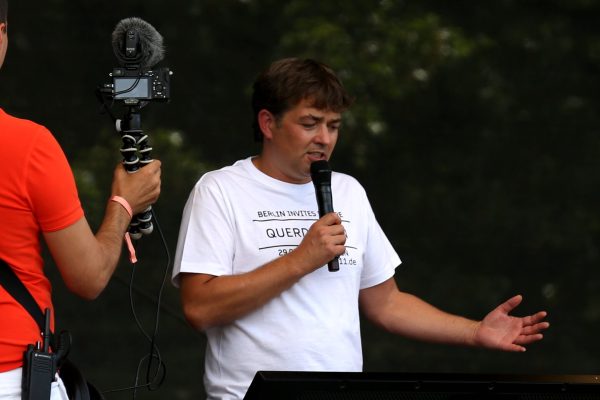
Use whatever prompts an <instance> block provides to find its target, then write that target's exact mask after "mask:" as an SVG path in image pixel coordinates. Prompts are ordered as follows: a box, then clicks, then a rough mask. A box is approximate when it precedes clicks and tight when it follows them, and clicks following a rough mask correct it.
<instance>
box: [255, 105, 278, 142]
mask: <svg viewBox="0 0 600 400" xmlns="http://www.w3.org/2000/svg"><path fill="white" fill-rule="evenodd" d="M276 123H277V121H275V116H274V115H273V114H271V112H270V111H268V110H265V109H262V110H260V111H259V112H258V127H259V128H260V130H261V131H262V133H263V136H264V138H265V139H269V140H270V139H272V138H273V126H274V125H275V124H276Z"/></svg>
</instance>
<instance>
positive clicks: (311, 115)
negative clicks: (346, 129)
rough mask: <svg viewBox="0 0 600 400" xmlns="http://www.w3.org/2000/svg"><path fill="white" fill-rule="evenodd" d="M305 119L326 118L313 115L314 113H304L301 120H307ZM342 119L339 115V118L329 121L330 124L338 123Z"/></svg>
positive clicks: (317, 120) (322, 119)
mask: <svg viewBox="0 0 600 400" xmlns="http://www.w3.org/2000/svg"><path fill="white" fill-rule="evenodd" d="M305 119H311V120H312V121H315V122H322V121H324V120H325V117H324V116H317V115H313V114H307V115H302V116H301V117H300V120H305ZM341 121H342V117H339V118H334V119H331V120H328V121H327V123H328V124H336V123H339V122H341Z"/></svg>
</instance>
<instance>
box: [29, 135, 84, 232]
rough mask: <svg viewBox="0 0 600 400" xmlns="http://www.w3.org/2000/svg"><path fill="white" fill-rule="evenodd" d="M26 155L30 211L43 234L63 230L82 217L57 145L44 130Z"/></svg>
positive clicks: (71, 177) (72, 179)
mask: <svg viewBox="0 0 600 400" xmlns="http://www.w3.org/2000/svg"><path fill="white" fill-rule="evenodd" d="M41 129H42V131H41V132H40V134H39V135H38V138H37V141H36V143H35V146H34V148H33V149H32V151H31V153H30V155H29V156H30V160H29V163H28V171H27V175H26V177H25V182H26V185H27V193H28V195H29V201H30V202H31V208H32V210H33V213H34V214H35V216H36V219H37V221H38V222H39V224H40V228H41V230H42V231H44V232H51V231H57V230H60V229H64V228H66V227H68V226H70V225H72V224H73V223H75V222H77V221H78V220H79V219H80V218H81V217H82V216H83V209H82V208H81V203H80V201H79V196H78V194H77V187H76V185H75V178H74V176H73V172H72V171H71V167H70V166H69V163H68V161H67V158H66V157H65V154H64V152H63V151H62V149H61V147H60V145H59V144H58V142H57V141H56V139H55V138H54V136H52V134H51V133H50V132H49V131H48V130H47V129H46V128H41Z"/></svg>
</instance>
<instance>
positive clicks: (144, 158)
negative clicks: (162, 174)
mask: <svg viewBox="0 0 600 400" xmlns="http://www.w3.org/2000/svg"><path fill="white" fill-rule="evenodd" d="M138 117H139V114H138ZM135 120H136V119H134V121H135ZM137 122H138V123H139V118H137ZM122 128H123V127H122V126H121V121H119V120H118V121H117V131H120V132H121V140H122V141H123V147H122V148H121V149H120V151H121V155H122V156H123V165H124V167H125V170H126V171H127V172H128V173H130V174H134V173H136V172H137V171H138V170H139V169H140V168H142V167H144V166H145V165H147V164H149V163H151V162H152V161H153V160H152V157H151V152H152V147H150V145H149V144H148V135H145V134H144V132H143V131H142V129H139V128H131V127H128V128H126V129H122ZM138 154H139V156H138ZM153 230H154V225H153V224H152V207H151V206H149V207H148V208H147V209H145V210H144V211H142V212H141V213H139V214H136V215H134V216H133V218H132V219H131V223H130V224H129V229H128V232H129V236H130V237H131V238H132V239H134V240H138V239H140V238H141V237H142V235H149V234H151V233H152V231H153Z"/></svg>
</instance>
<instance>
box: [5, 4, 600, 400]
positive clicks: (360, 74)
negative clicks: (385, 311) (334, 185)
mask: <svg viewBox="0 0 600 400" xmlns="http://www.w3.org/2000/svg"><path fill="white" fill-rule="evenodd" d="M131 16H138V17H141V18H143V19H145V20H146V21H148V22H150V23H151V24H152V25H154V26H155V27H156V28H157V30H158V31H159V32H161V33H162V35H163V36H164V39H165V44H166V46H167V55H166V58H165V61H164V62H163V63H162V65H165V66H169V67H170V68H171V69H172V70H173V71H174V76H173V81H172V101H171V102H170V103H169V104H159V103H154V104H151V105H150V106H148V107H147V108H145V109H144V111H143V114H142V116H143V127H144V129H145V130H146V132H147V133H149V134H150V137H151V141H152V144H153V147H154V152H153V154H154V155H155V156H156V157H157V158H159V159H161V160H162V161H163V194H162V196H161V199H160V200H159V203H158V204H157V205H156V206H155V210H156V212H157V213H158V219H159V223H160V226H161V227H162V230H163V232H164V237H165V241H166V244H167V248H168V250H169V252H170V253H171V254H173V253H174V249H175V245H176V240H177V232H178V227H179V219H180V215H181V211H182V208H183V205H184V203H185V200H186V198H187V195H188V193H189V191H190V189H191V188H192V186H193V184H194V183H195V181H196V180H197V179H198V178H199V177H200V176H201V175H202V174H203V173H204V172H206V171H207V170H211V169H214V168H218V167H221V166H224V165H228V164H231V163H232V162H233V161H235V160H237V159H239V158H242V157H246V156H248V155H251V154H255V153H256V152H257V151H258V147H257V146H256V145H255V144H254V143H253V141H252V132H251V128H250V126H251V118H252V115H251V110H250V106H249V97H250V88H251V84H252V82H253V80H254V77H255V76H256V75H257V74H258V73H259V72H260V71H261V70H262V69H263V68H264V67H265V66H266V65H267V64H268V63H270V62H271V61H272V60H274V59H277V58H280V57H284V56H301V57H313V58H316V59H320V60H322V61H324V62H326V63H328V64H330V65H331V66H332V67H333V68H334V69H336V70H337V71H338V72H339V74H340V76H341V77H342V79H343V81H344V82H345V84H346V86H347V88H348V89H349V91H350V92H351V93H353V94H354V95H355V96H356V104H355V106H354V107H353V108H352V110H351V111H349V112H348V113H347V114H346V115H345V116H344V118H345V120H344V126H343V132H342V135H341V138H340V142H339V144H338V148H337V149H336V152H335V154H334V157H333V159H332V164H333V166H334V168H335V169H337V170H339V171H343V172H347V173H350V174H352V175H354V176H356V177H357V178H358V179H359V180H360V181H361V182H362V183H363V184H364V186H365V187H366V189H367V192H368V193H369V196H370V199H371V201H372V204H373V207H374V209H375V213H376V215H377V216H378V219H379V221H380V223H381V225H382V226H383V228H384V230H385V231H386V232H387V233H388V235H389V237H390V239H391V241H392V243H393V244H394V246H395V248H396V249H397V251H398V252H399V254H400V255H401V258H402V260H403V265H402V266H401V267H400V268H399V269H398V271H397V281H398V284H399V286H400V288H401V289H403V290H407V291H410V292H413V293H415V294H417V295H419V296H421V297H423V298H424V299H426V300H428V301H429V302H431V303H433V304H434V305H437V306H439V307H441V308H443V309H445V310H448V311H451V312H455V313H459V314H462V315H465V316H469V317H472V318H481V317H482V316H483V315H485V313H487V312H488V311H489V310H490V309H492V308H493V307H495V306H496V305H497V304H499V303H500V302H502V301H503V300H504V299H506V298H508V297H510V296H512V295H513V294H515V293H522V294H523V295H524V296H525V302H524V304H523V305H522V306H520V307H519V309H518V310H517V313H518V314H524V313H531V312H534V311H537V310H539V309H546V310H548V311H549V313H550V318H549V319H550V321H551V324H552V328H551V330H550V331H549V332H548V333H547V335H546V338H545V340H544V342H543V343H541V344H536V345H533V346H530V348H529V349H528V352H527V353H525V354H506V353H499V352H490V351H484V350H478V349H464V348H451V347H446V346H441V345H432V344H423V343H417V342H413V341H408V340H406V339H403V338H398V337H394V336H391V335H389V334H386V333H383V332H380V331H378V330H376V329H375V328H373V327H371V326H370V325H369V324H368V323H367V322H365V324H364V326H363V342H364V353H365V370H367V371H398V372H402V371H409V372H475V373H539V374H571V373H582V374H592V373H598V371H599V368H600V367H599V365H600V364H599V359H600V347H599V345H598V341H597V338H598V335H599V333H600V329H599V327H600V276H599V274H600V273H599V268H598V266H599V261H600V260H599V257H600V255H599V247H598V243H599V239H600V238H599V234H600V213H599V212H598V204H597V203H598V198H599V195H600V192H599V188H600V174H599V173H598V170H597V169H598V162H597V155H598V154H599V152H600V132H599V130H600V128H599V126H600V117H599V116H598V112H597V110H598V109H599V106H600V104H599V102H600V96H599V95H598V87H600V82H599V76H600V75H599V72H600V69H599V65H600V24H598V18H599V17H600V3H599V2H598V1H594V0H570V1H566V0H548V1H534V0H525V1H516V0H497V1H493V2H484V3H481V2H470V1H464V0H457V1H452V2H447V1H439V0H438V1H435V0H422V1H400V0H397V1H393V0H380V1H366V0H353V1H350V2H345V1H335V0H331V1H320V2H315V1H307V0H289V1H286V2H280V1H275V0H219V1H217V0H206V1H182V0H172V1H170V2H164V1H158V0H145V1H139V0H126V1H121V2H114V3H113V2H104V1H102V2H101V1H97V0H88V1H66V0H46V1H43V2H42V1H37V2H36V1H33V2H31V1H29V2H25V1H15V0H13V1H12V2H11V4H10V10H9V26H10V28H9V38H10V46H9V52H8V58H7V61H6V63H5V65H4V67H3V69H2V71H0V85H1V86H0V87H1V89H0V104H1V105H2V107H3V108H4V109H5V110H6V111H7V112H9V113H12V114H14V115H17V116H22V117H26V118H29V119H33V120H35V121H38V122H40V123H42V124H44V125H46V126H48V127H49V128H50V129H51V130H52V131H53V133H54V134H55V136H56V137H57V139H58V140H59V142H60V143H61V145H62V146H63V148H64V150H65V153H66V154H67V157H68V158H69V160H70V161H71V164H72V166H73V169H74V171H75V175H76V178H77V181H78V185H79V190H80V196H81V198H82V202H83V205H84V208H85V210H86V214H87V217H88V219H89V220H90V221H91V223H92V225H93V226H94V227H97V226H98V224H99V222H100V219H101V216H102V212H103V209H104V205H105V202H106V199H107V196H108V190H109V185H110V180H111V176H112V169H113V167H114V165H115V164H116V163H118V162H119V159H120V156H119V153H118V149H119V147H120V141H119V138H118V136H117V135H116V133H115V132H114V129H113V128H112V126H111V123H110V120H109V118H108V117H107V116H106V115H101V114H100V112H99V111H100V106H99V103H98V102H97V100H96V98H95V96H94V89H95V88H96V87H97V86H98V85H101V84H102V83H108V81H109V79H108V73H109V72H110V71H111V70H112V68H113V67H114V66H116V59H115V58H114V56H113V54H112V48H111V38H110V34H111V33H112V30H113V29H114V26H115V25H116V24H117V22H118V21H120V20H121V19H123V18H126V17H131ZM334 196H335V194H334ZM138 255H139V258H140V263H139V266H138V267H137V270H136V271H135V279H134V289H133V301H134V302H135V306H136V309H137V310H138V312H139V319H140V322H141V323H142V325H143V326H144V328H145V329H146V330H147V331H149V332H152V331H153V329H154V325H153V324H154V322H153V321H154V314H155V310H156V301H157V299H156V297H157V291H158V289H159V287H160V285H161V282H162V279H163V276H164V273H165V268H166V265H167V262H168V259H167V256H166V254H165V250H164V248H163V246H162V243H161V238H160V235H159V234H153V235H152V236H150V237H147V238H144V239H143V240H142V241H141V242H140V243H139V246H138ZM125 261H126V258H125V257H123V262H122V265H121V266H120V267H119V269H118V271H117V273H116V275H115V277H114V279H113V280H112V281H111V283H110V284H109V286H108V288H107V290H106V292H105V293H104V294H103V295H102V296H101V298H100V299H98V300H97V301H95V302H91V303H85V302H83V301H82V300H80V299H78V298H76V297H75V296H73V295H71V294H69V293H68V292H67V291H66V288H65V287H64V285H62V283H61V281H60V277H59V275H58V274H57V272H56V270H55V268H54V266H53V264H52V262H51V261H49V263H48V267H47V268H48V273H49V274H50V275H51V276H52V278H53V282H54V286H55V290H54V298H55V301H56V303H57V305H58V307H57V309H58V315H57V320H58V326H59V327H62V328H68V329H70V330H71V331H72V333H73V335H74V340H75V344H74V348H73V353H72V358H73V359H74V360H75V361H76V362H78V363H79V364H80V366H81V367H82V369H83V370H84V372H85V373H86V375H87V376H88V378H90V380H92V381H93V382H94V383H95V384H96V385H97V386H98V387H99V388H100V389H101V390H110V389H113V388H119V387H125V386H129V385H132V384H133V383H134V376H135V371H136V368H137V365H138V361H139V359H140V358H141V357H142V356H143V355H144V354H146V353H147V351H148V346H149V344H148V341H147V340H146V339H145V338H144V336H142V334H141V333H140V332H139V331H138V329H137V327H136V324H135V322H134V319H133V317H132V315H131V312H130V311H129V302H130V299H129V282H130V275H131V271H132V269H131V267H130V266H129V265H128V264H127V263H126V262H125ZM168 273H169V274H170V271H169V272H168ZM333 300H334V299H333ZM157 344H158V346H159V348H160V351H161V356H162V358H163V360H164V362H165V363H166V366H167V376H166V379H165V382H164V384H163V385H162V387H161V388H160V389H159V390H158V391H147V390H145V389H143V390H142V391H141V392H140V393H139V394H138V396H139V397H141V398H147V399H158V398H174V399H192V398H195V399H198V398H200V399H201V398H204V395H203V387H202V379H201V377H202V369H203V366H202V359H203V351H204V350H203V348H204V347H203V346H204V336H203V335H202V334H200V333H195V332H193V331H192V329H191V328H190V327H188V326H187V324H186V323H185V321H184V320H183V318H182V314H181V310H180V307H179V298H178V292H177V290H176V289H175V288H174V287H172V285H171V284H170V283H169V282H167V284H166V286H165V288H164V294H163V297H162V308H161V314H160V324H159V334H158V342H157ZM130 396H131V392H115V393H112V392H111V393H107V394H106V397H107V398H111V399H113V398H114V399H119V398H129V397H130Z"/></svg>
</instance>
